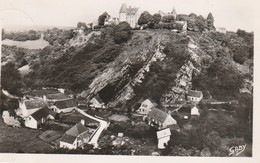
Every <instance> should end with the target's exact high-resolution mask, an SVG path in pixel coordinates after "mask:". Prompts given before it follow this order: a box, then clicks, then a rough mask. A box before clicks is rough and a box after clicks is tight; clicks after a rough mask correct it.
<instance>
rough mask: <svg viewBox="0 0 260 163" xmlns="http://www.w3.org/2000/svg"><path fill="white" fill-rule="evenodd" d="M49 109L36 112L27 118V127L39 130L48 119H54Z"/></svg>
mask: <svg viewBox="0 0 260 163" xmlns="http://www.w3.org/2000/svg"><path fill="white" fill-rule="evenodd" d="M49 111H50V110H49V108H48V107H47V106H45V107H43V108H41V109H40V110H38V111H36V112H34V113H33V114H31V115H29V116H28V117H27V118H25V123H24V124H25V126H26V127H29V128H33V129H37V128H38V127H39V125H41V124H43V123H45V122H46V120H47V119H53V118H54V117H52V116H51V115H50V113H49Z"/></svg>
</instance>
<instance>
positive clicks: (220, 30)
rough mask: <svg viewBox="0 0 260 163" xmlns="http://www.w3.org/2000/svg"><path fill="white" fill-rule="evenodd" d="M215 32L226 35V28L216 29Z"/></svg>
mask: <svg viewBox="0 0 260 163" xmlns="http://www.w3.org/2000/svg"><path fill="white" fill-rule="evenodd" d="M216 31H217V32H220V33H224V34H226V33H227V30H226V28H224V27H217V28H216Z"/></svg>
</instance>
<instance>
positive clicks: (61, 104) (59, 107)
mask: <svg viewBox="0 0 260 163" xmlns="http://www.w3.org/2000/svg"><path fill="white" fill-rule="evenodd" d="M50 108H51V110H53V111H55V112H57V113H60V112H63V113H68V112H71V111H73V110H74V109H76V108H77V104H76V102H75V100H74V99H64V100H60V101H56V102H54V104H53V106H51V107H50Z"/></svg>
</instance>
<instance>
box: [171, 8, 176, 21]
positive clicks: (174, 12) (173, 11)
mask: <svg viewBox="0 0 260 163" xmlns="http://www.w3.org/2000/svg"><path fill="white" fill-rule="evenodd" d="M171 14H172V15H173V16H174V18H175V19H176V17H177V12H176V10H175V6H173V8H172V12H171Z"/></svg>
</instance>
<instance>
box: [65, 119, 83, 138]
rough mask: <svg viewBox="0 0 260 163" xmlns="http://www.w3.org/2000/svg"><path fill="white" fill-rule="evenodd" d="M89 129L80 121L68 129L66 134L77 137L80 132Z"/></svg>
mask: <svg viewBox="0 0 260 163" xmlns="http://www.w3.org/2000/svg"><path fill="white" fill-rule="evenodd" d="M87 130H88V128H87V127H85V126H84V125H83V124H82V123H80V122H79V123H77V124H76V125H74V126H73V127H71V128H70V129H69V130H68V131H66V134H68V135H71V136H76V137H77V136H78V135H79V134H81V133H83V132H85V131H87Z"/></svg>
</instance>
